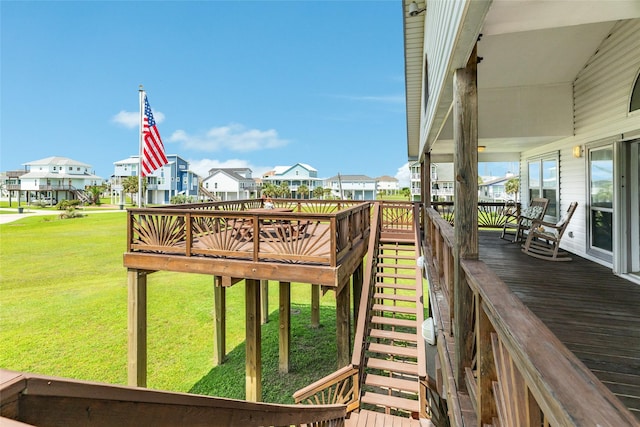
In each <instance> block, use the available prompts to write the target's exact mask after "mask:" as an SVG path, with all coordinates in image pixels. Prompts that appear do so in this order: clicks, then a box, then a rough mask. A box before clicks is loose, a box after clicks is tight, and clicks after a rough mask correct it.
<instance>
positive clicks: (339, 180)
mask: <svg viewBox="0 0 640 427" xmlns="http://www.w3.org/2000/svg"><path fill="white" fill-rule="evenodd" d="M324 185H325V187H326V188H330V189H331V194H332V195H333V196H334V197H337V198H340V199H348V200H376V195H377V194H378V187H377V181H376V180H375V179H374V178H370V177H368V176H366V175H336V176H333V177H331V178H327V179H326V180H325V181H324Z"/></svg>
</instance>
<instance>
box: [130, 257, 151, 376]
mask: <svg viewBox="0 0 640 427" xmlns="http://www.w3.org/2000/svg"><path fill="white" fill-rule="evenodd" d="M127 280H128V302H127V307H128V325H127V332H128V341H129V348H128V355H127V358H128V367H127V376H128V384H129V385H130V386H134V387H146V386H147V272H146V271H141V270H135V269H129V270H128V272H127Z"/></svg>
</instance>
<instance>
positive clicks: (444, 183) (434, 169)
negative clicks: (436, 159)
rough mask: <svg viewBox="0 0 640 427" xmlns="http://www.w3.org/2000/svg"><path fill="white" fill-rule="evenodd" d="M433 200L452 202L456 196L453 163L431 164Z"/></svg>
mask: <svg viewBox="0 0 640 427" xmlns="http://www.w3.org/2000/svg"><path fill="white" fill-rule="evenodd" d="M431 194H432V196H433V199H432V200H437V201H441V202H451V201H452V200H453V195H454V186H453V163H432V164H431Z"/></svg>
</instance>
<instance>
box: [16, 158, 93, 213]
mask: <svg viewBox="0 0 640 427" xmlns="http://www.w3.org/2000/svg"><path fill="white" fill-rule="evenodd" d="M23 165H24V166H25V171H26V172H25V173H22V174H16V173H9V172H8V173H7V176H8V177H9V176H10V177H11V178H12V179H13V180H15V181H16V182H13V183H12V187H11V188H12V189H13V190H15V189H18V193H19V198H21V196H22V193H24V194H25V195H26V198H27V201H31V200H32V199H44V200H46V201H48V202H50V203H51V204H55V203H56V202H58V201H60V200H73V199H79V200H84V201H87V200H88V196H87V195H86V194H85V189H86V188H87V187H90V186H95V185H102V184H103V182H104V180H103V179H102V177H99V176H97V175H94V174H93V172H92V171H91V165H88V164H86V163H82V162H79V161H77V160H72V159H69V158H66V157H57V156H53V157H47V158H44V159H40V160H35V161H32V162H27V163H24V164H23Z"/></svg>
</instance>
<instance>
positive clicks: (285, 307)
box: [278, 282, 291, 374]
mask: <svg viewBox="0 0 640 427" xmlns="http://www.w3.org/2000/svg"><path fill="white" fill-rule="evenodd" d="M279 298H280V309H279V322H280V327H279V329H278V338H279V343H280V345H279V348H280V353H279V359H278V371H279V372H280V373H281V374H286V373H288V372H289V355H290V353H291V344H290V342H291V283H290V282H280V292H279Z"/></svg>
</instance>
